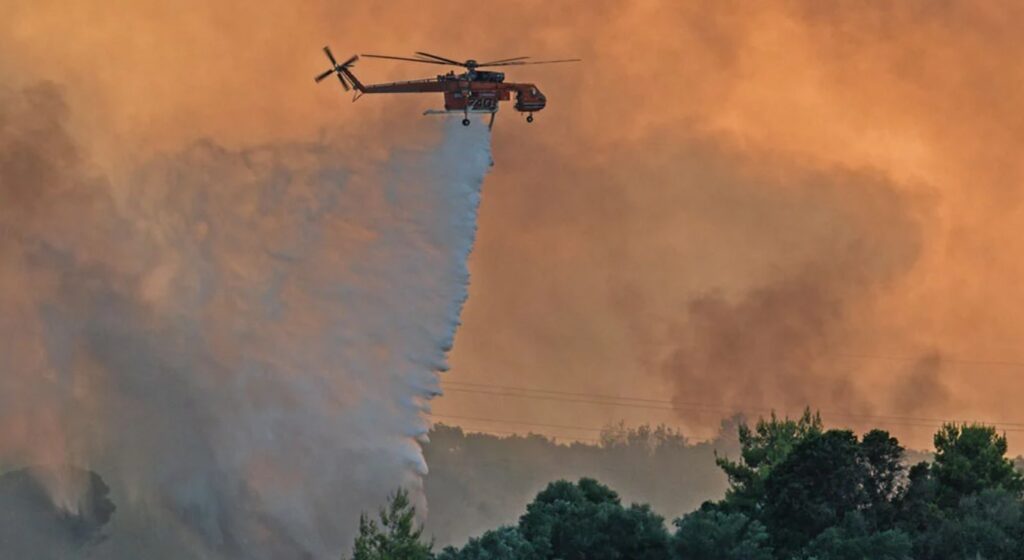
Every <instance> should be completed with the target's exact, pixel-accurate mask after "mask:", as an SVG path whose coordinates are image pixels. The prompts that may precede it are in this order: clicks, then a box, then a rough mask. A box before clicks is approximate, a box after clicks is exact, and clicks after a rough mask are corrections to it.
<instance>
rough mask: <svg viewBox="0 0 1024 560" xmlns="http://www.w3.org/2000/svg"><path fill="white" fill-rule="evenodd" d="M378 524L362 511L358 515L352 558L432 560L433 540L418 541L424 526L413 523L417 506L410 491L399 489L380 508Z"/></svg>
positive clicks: (363, 559)
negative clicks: (426, 542)
mask: <svg viewBox="0 0 1024 560" xmlns="http://www.w3.org/2000/svg"><path fill="white" fill-rule="evenodd" d="M378 517H379V524H378V521H377V520H374V519H372V518H370V517H369V516H367V515H366V514H363V515H361V516H359V536H357V537H356V542H355V546H354V553H353V557H352V558H353V560H432V559H433V554H431V552H430V550H431V549H432V548H433V543H430V544H424V543H422V542H420V537H421V536H422V534H423V526H422V525H419V526H417V524H416V508H415V507H414V506H413V505H412V503H410V501H409V493H408V492H407V491H406V490H405V489H403V488H399V489H398V491H396V492H395V493H394V494H393V495H391V496H389V497H388V505H387V507H384V508H381V510H380V513H379V515H378Z"/></svg>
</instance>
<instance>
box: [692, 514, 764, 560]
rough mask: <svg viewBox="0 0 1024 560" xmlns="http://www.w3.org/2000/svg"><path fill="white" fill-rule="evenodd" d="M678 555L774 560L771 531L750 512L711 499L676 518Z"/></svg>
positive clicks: (697, 559) (704, 559)
mask: <svg viewBox="0 0 1024 560" xmlns="http://www.w3.org/2000/svg"><path fill="white" fill-rule="evenodd" d="M674 523H675V526H676V534H675V537H674V538H673V547H672V548H673V552H674V553H675V557H676V558H679V559H682V560H772V549H771V544H770V542H769V541H770V539H769V536H768V531H767V530H766V529H765V527H764V525H762V524H761V522H759V521H757V520H754V519H750V518H749V517H747V516H746V515H744V514H742V513H739V512H735V513H729V512H725V511H722V510H720V509H719V508H718V507H717V506H715V505H714V504H711V503H707V504H705V505H704V506H703V507H701V509H699V510H697V511H695V512H693V513H691V514H688V515H684V516H683V517H681V518H679V519H676V520H675V522H674Z"/></svg>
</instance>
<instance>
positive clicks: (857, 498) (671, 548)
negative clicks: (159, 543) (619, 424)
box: [395, 412, 1024, 560]
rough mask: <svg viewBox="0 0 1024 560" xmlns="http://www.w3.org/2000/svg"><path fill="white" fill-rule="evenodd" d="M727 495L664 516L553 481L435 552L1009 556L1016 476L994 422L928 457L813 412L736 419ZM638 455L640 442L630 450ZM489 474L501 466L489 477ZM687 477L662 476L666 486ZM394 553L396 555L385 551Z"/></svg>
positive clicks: (851, 558)
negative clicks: (508, 513) (917, 458)
mask: <svg viewBox="0 0 1024 560" xmlns="http://www.w3.org/2000/svg"><path fill="white" fill-rule="evenodd" d="M739 436H740V449H739V453H738V455H737V456H736V457H735V458H732V459H726V458H719V460H718V461H717V463H718V466H720V467H721V468H722V469H723V470H724V471H725V472H727V473H728V476H729V488H728V491H727V492H726V493H725V497H724V498H723V499H719V500H708V501H705V502H704V503H703V504H702V505H701V506H700V507H699V508H697V509H696V510H695V511H692V512H688V513H685V514H683V515H681V516H678V517H675V519H674V521H672V526H673V528H674V530H673V531H670V530H669V527H668V526H667V524H666V519H665V518H664V517H663V516H662V515H660V514H659V513H658V511H657V509H656V508H651V507H650V505H648V504H637V503H633V504H631V505H627V503H624V501H623V500H622V499H621V498H620V496H619V494H618V493H617V492H615V491H614V490H612V488H610V487H609V486H606V485H604V484H602V483H600V482H598V481H596V480H594V479H592V478H581V479H579V481H578V482H575V483H574V482H569V481H566V480H557V481H554V482H551V483H549V484H547V485H546V487H545V488H543V489H542V490H541V491H539V492H538V493H537V494H536V495H535V497H534V498H533V500H532V501H531V502H529V503H528V504H527V505H526V506H525V507H522V508H521V509H520V515H519V517H518V521H517V522H516V521H514V520H509V521H507V522H505V523H502V524H501V526H495V527H492V528H490V529H488V530H485V531H482V532H481V533H480V534H478V535H477V536H474V537H472V538H470V539H468V541H467V542H466V543H465V544H464V545H463V546H462V547H454V546H449V547H446V548H445V549H444V550H443V551H441V552H440V553H439V554H437V558H438V559H439V560H554V559H568V560H584V559H586V560H595V559H597V560H618V559H627V558H629V559H644V560H792V559H799V560H811V559H817V560H865V559H871V560H910V559H914V560H971V559H976V558H984V559H987V560H1020V559H1021V558H1024V547H1022V546H1021V545H1022V543H1024V476H1022V474H1021V473H1020V472H1019V471H1018V470H1016V469H1015V468H1014V465H1013V462H1011V461H1010V460H1009V459H1008V458H1007V457H1006V450H1007V441H1006V438H1005V437H1004V436H1002V435H1000V434H999V433H998V432H997V431H996V430H995V429H994V428H992V427H990V426H984V425H979V424H970V425H968V424H947V425H945V426H943V427H942V428H941V429H940V430H939V431H938V432H937V433H936V435H935V438H934V443H935V455H934V460H933V461H931V462H917V463H914V464H912V465H911V464H908V462H907V459H908V457H907V453H906V450H905V449H904V448H903V446H902V445H900V443H899V441H898V440H896V438H894V437H892V436H891V435H890V434H888V433H887V432H885V431H882V430H871V431H869V432H867V433H865V434H864V435H863V436H860V437H858V436H857V435H855V434H854V433H853V432H851V431H849V430H843V429H826V428H825V427H824V426H823V424H822V423H821V420H820V418H819V417H817V416H816V415H812V414H811V413H810V412H807V413H805V414H804V416H803V417H801V418H797V419H794V420H791V419H788V418H784V419H780V418H777V417H774V416H773V417H771V418H769V419H763V420H760V421H758V422H757V423H756V425H755V426H753V427H748V426H747V425H745V424H741V425H740V427H739ZM634 451H635V452H636V451H637V450H634ZM499 476H500V475H499ZM682 476H684V475H683V474H682V473H679V476H672V475H671V474H669V475H668V477H669V478H668V480H667V481H666V484H667V485H669V486H670V485H671V484H675V483H678V481H679V479H680V478H681V477H682ZM395 560H401V559H400V558H398V557H396V559H395Z"/></svg>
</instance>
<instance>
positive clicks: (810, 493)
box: [764, 430, 869, 553]
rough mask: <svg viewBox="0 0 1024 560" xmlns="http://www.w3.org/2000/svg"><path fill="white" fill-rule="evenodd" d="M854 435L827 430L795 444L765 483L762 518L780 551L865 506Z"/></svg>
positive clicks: (789, 549)
mask: <svg viewBox="0 0 1024 560" xmlns="http://www.w3.org/2000/svg"><path fill="white" fill-rule="evenodd" d="M865 478H866V472H865V469H864V467H863V463H862V462H861V461H860V447H859V445H858V442H857V437H856V436H854V435H853V433H852V432H849V431H845V430H829V431H827V432H825V433H823V434H820V435H811V436H809V437H807V438H806V439H805V440H804V441H802V442H800V443H799V444H798V445H797V446H796V447H794V448H793V451H791V452H790V453H789V455H788V456H787V457H786V459H785V460H784V461H783V462H782V463H780V464H779V465H778V466H776V467H775V468H774V469H773V470H772V472H771V474H770V475H769V476H768V479H767V480H766V481H765V500H766V505H765V511H764V514H765V515H764V522H765V525H767V526H768V529H769V531H771V533H772V537H773V540H774V542H775V545H776V547H777V549H778V550H779V551H780V552H786V553H795V552H796V551H798V550H800V548H802V547H803V546H804V545H805V544H806V543H807V542H808V541H810V540H811V539H813V538H814V537H816V536H817V535H818V534H819V533H821V532H822V531H824V530H825V529H828V528H829V527H832V526H834V525H837V524H838V523H839V522H840V521H842V519H843V517H844V516H845V515H846V514H847V513H850V512H852V511H855V510H858V509H861V508H864V507H866V506H867V505H868V504H869V499H868V496H867V493H866V491H865V489H864V484H863V482H864V480H865Z"/></svg>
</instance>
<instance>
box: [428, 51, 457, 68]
mask: <svg viewBox="0 0 1024 560" xmlns="http://www.w3.org/2000/svg"><path fill="white" fill-rule="evenodd" d="M416 54H418V55H420V56H425V57H428V58H433V59H434V60H440V61H443V62H447V63H448V64H454V65H456V66H465V65H466V64H465V63H464V62H458V61H456V60H452V59H450V58H445V57H443V56H437V55H436V54H430V53H425V52H420V51H416Z"/></svg>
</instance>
